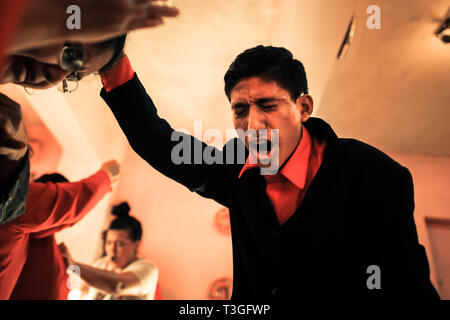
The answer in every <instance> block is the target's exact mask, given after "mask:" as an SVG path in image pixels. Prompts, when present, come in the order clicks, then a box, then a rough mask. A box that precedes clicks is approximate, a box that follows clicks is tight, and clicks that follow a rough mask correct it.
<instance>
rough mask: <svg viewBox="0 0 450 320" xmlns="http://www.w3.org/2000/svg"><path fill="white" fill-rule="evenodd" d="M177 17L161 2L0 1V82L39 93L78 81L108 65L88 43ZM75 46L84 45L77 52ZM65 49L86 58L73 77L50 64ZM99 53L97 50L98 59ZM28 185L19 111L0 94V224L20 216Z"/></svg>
mask: <svg viewBox="0 0 450 320" xmlns="http://www.w3.org/2000/svg"><path fill="white" fill-rule="evenodd" d="M71 5H77V6H78V7H79V8H80V10H81V12H80V13H82V22H81V23H82V25H81V28H80V29H79V30H77V29H74V30H70V29H69V28H68V27H67V24H66V22H67V19H68V18H69V16H70V14H68V12H67V11H68V10H67V9H68V8H69V6H71ZM177 15H178V10H177V9H176V8H174V7H172V6H171V5H170V3H168V2H164V1H151V0H148V1H145V0H142V1H140V0H102V1H91V0H75V1H72V0H59V1H54V0H2V1H0V30H1V32H0V79H1V80H0V83H8V82H13V83H18V84H22V85H25V86H26V87H37V88H40V89H44V88H48V87H50V86H52V85H55V84H56V83H58V82H59V80H60V79H65V78H70V79H75V80H76V81H78V80H80V79H81V78H82V77H83V76H85V75H86V74H87V73H89V72H92V71H94V70H98V69H100V68H101V66H102V65H103V66H106V65H107V63H106V62H105V61H107V59H108V57H111V55H112V58H111V60H109V61H110V62H112V61H113V60H114V59H113V58H114V55H113V54H112V52H113V50H104V47H101V46H100V47H99V46H94V45H92V43H97V44H98V43H102V44H105V45H107V46H108V45H111V44H112V43H115V44H117V41H111V39H115V38H119V39H120V38H121V37H120V36H121V35H123V34H126V33H127V32H129V31H132V30H136V29H141V28H148V27H155V26H158V25H161V24H162V23H163V18H165V17H175V16H177ZM81 43H84V44H85V48H82V49H83V50H81V49H80V44H81ZM67 47H68V48H73V47H75V49H73V50H71V51H70V50H68V49H65V51H64V52H65V53H66V54H65V56H66V57H67V56H70V55H72V56H73V53H75V54H76V55H75V56H74V57H78V58H79V57H80V54H79V53H80V52H84V55H85V56H86V57H88V58H87V59H86V61H84V60H83V62H86V64H85V65H84V66H83V70H77V71H79V72H78V73H74V71H73V65H72V66H70V65H66V67H68V68H69V69H70V70H65V69H64V68H59V67H62V66H61V65H58V64H56V63H55V62H56V61H58V59H60V57H61V54H59V52H63V49H64V48H67ZM114 48H117V46H114ZM55 50H56V51H55ZM99 50H100V51H101V50H103V51H102V52H101V54H99ZM55 52H56V53H55ZM118 52H120V50H118ZM52 55H53V56H52ZM92 55H95V58H92ZM97 55H98V56H97ZM89 57H90V58H89ZM66 60H67V59H66ZM72 60H75V62H76V63H78V62H80V61H81V60H80V59H72ZM58 62H59V61H58ZM28 183H29V159H28V153H27V139H26V134H25V131H24V129H23V121H22V114H21V109H20V106H19V105H18V104H17V103H15V102H14V101H12V100H11V99H9V98H8V97H6V96H5V95H3V94H1V93H0V225H1V224H3V223H6V222H8V221H11V220H13V219H15V218H17V217H18V216H20V215H21V214H23V213H24V212H25V199H26V197H27V194H28Z"/></svg>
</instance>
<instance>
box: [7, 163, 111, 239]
mask: <svg viewBox="0 0 450 320" xmlns="http://www.w3.org/2000/svg"><path fill="white" fill-rule="evenodd" d="M117 165H118V164H117ZM112 179H113V178H112V177H111V174H110V173H109V172H108V170H106V169H105V168H102V169H100V170H99V171H98V172H96V173H95V174H93V175H92V176H90V177H88V178H86V179H83V180H81V181H78V182H67V183H34V182H33V183H30V194H29V196H28V199H27V208H26V212H25V214H23V215H22V216H21V217H19V218H18V219H16V220H14V221H12V222H11V223H9V224H6V225H5V227H7V228H9V229H10V230H13V231H17V232H30V233H35V234H36V237H39V234H38V233H41V236H44V235H47V234H48V233H50V234H53V233H55V232H56V231H59V230H61V229H63V228H65V227H68V226H71V225H73V224H75V223H76V222H78V221H79V220H81V219H82V218H83V217H84V216H85V215H86V214H87V213H88V212H89V211H90V210H91V209H92V208H93V207H94V206H95V205H97V203H98V202H99V201H100V200H101V199H103V197H104V196H105V195H106V193H108V192H109V191H110V190H111V180H112Z"/></svg>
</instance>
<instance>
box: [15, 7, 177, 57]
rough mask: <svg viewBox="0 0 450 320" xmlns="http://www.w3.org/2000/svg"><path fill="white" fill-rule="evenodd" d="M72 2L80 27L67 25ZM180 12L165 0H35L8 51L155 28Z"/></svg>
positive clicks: (87, 40) (103, 37)
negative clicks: (78, 12)
mask: <svg viewBox="0 0 450 320" xmlns="http://www.w3.org/2000/svg"><path fill="white" fill-rule="evenodd" d="M9 1H13V0H9ZM71 5H76V6H78V7H79V8H80V21H81V24H80V27H81V29H80V30H77V29H74V30H70V29H69V28H68V27H67V25H66V21H67V19H68V17H69V16H70V14H68V13H67V8H68V7H70V6H71ZM178 13H179V11H178V9H177V8H175V7H173V6H171V5H170V4H169V2H166V1H152V0H101V1H99V0H58V1H55V0H34V1H31V6H30V8H28V10H27V13H26V15H25V18H24V19H23V23H22V25H21V27H20V28H19V30H18V32H17V33H16V37H15V38H14V41H13V44H12V45H11V46H10V48H9V50H8V52H9V53H10V54H12V53H14V52H18V51H21V50H27V49H30V48H36V47H42V46H48V45H53V44H56V43H61V42H85V43H86V42H87V43H92V42H100V41H103V40H106V39H109V38H112V37H115V36H118V35H121V34H125V33H127V32H130V31H133V30H136V29H141V28H150V27H156V26H158V25H161V24H162V23H163V18H167V17H176V16H177V15H178Z"/></svg>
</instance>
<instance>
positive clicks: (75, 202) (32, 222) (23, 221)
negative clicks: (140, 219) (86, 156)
mask: <svg viewBox="0 0 450 320" xmlns="http://www.w3.org/2000/svg"><path fill="white" fill-rule="evenodd" d="M119 173H120V166H119V163H118V162H117V161H115V160H110V161H108V162H105V163H104V164H103V165H102V167H101V169H100V170H99V171H97V172H96V173H95V174H93V175H91V176H90V177H88V178H86V179H83V180H81V181H78V182H56V183H54V182H52V181H55V180H54V176H53V177H50V179H48V177H47V178H45V177H44V178H42V179H41V180H40V181H42V182H31V183H30V192H29V194H28V197H27V208H26V211H25V213H24V214H23V215H21V216H20V217H18V218H16V219H14V220H13V221H10V222H9V223H6V224H3V225H2V226H0V299H1V300H4V299H10V298H11V294H12V293H13V291H14V293H13V296H14V298H15V299H66V298H67V290H66V288H65V286H66V282H65V281H64V279H65V266H64V263H63V260H62V257H61V255H60V253H59V250H58V248H57V245H56V242H55V238H54V234H55V233H56V232H58V231H60V230H62V229H64V228H68V227H70V226H72V225H74V224H75V223H77V222H78V221H80V220H81V219H82V218H83V217H84V216H86V214H87V213H89V212H90V211H91V210H92V208H94V207H95V206H96V205H97V204H98V202H99V201H100V200H101V199H103V198H104V196H105V195H106V194H107V193H108V192H109V191H111V190H112V184H113V183H114V182H115V181H117V179H118V178H119ZM44 179H46V180H48V181H50V182H46V183H44V181H46V180H44ZM64 180H65V179H60V180H57V181H64ZM11 253H13V254H11Z"/></svg>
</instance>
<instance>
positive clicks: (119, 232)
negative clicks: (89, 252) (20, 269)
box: [60, 202, 158, 300]
mask: <svg viewBox="0 0 450 320" xmlns="http://www.w3.org/2000/svg"><path fill="white" fill-rule="evenodd" d="M129 212H130V206H129V205H128V203H127V202H122V203H120V204H119V205H116V206H114V207H113V209H112V214H113V215H114V216H116V218H115V219H114V220H113V221H112V222H111V224H110V225H109V228H108V230H106V231H104V232H103V249H104V255H103V256H102V257H101V258H100V259H98V260H97V261H95V262H94V264H93V265H92V266H88V265H85V264H83V263H79V262H76V261H74V260H73V259H72V257H71V255H70V253H69V251H68V250H67V247H66V246H65V245H64V244H61V245H60V250H61V253H62V254H63V256H64V258H65V259H66V263H67V264H68V265H76V266H78V267H79V268H80V277H81V279H82V280H84V281H85V282H86V284H87V285H88V286H89V289H88V292H87V294H86V296H85V298H86V299H88V300H153V299H154V297H155V290H156V285H157V281H158V268H157V267H156V266H155V265H154V264H153V263H151V262H150V261H148V260H147V259H144V258H141V257H138V251H139V246H140V244H141V239H142V226H141V223H140V222H139V220H137V219H136V218H134V217H132V216H130V214H129Z"/></svg>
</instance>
